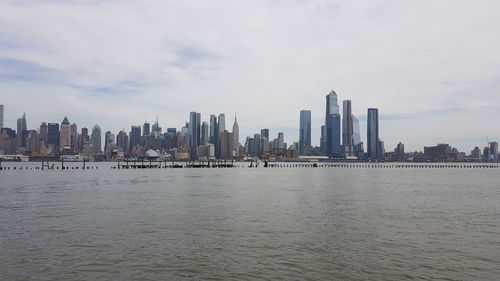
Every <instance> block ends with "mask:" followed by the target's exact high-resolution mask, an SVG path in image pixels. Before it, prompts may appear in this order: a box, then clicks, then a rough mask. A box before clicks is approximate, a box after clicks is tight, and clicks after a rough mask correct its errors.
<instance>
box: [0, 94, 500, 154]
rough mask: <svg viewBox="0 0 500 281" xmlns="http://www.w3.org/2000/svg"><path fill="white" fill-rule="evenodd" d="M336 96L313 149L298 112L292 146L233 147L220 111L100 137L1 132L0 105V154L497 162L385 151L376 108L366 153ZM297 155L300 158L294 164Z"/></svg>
mask: <svg viewBox="0 0 500 281" xmlns="http://www.w3.org/2000/svg"><path fill="white" fill-rule="evenodd" d="M340 110H341V108H340V106H339V102H338V95H337V93H335V91H331V92H330V93H329V94H328V95H326V110H325V119H324V124H323V125H322V126H321V137H320V146H319V147H313V146H312V144H311V131H312V126H311V111H310V110H301V111H300V121H299V141H298V142H294V143H292V144H290V145H288V144H287V143H286V142H285V137H284V133H283V132H278V133H277V136H276V137H275V138H272V139H271V136H270V131H269V129H267V128H265V129H262V130H260V132H257V133H255V134H254V135H253V136H249V137H246V139H245V140H244V141H243V142H242V143H240V135H239V125H238V121H237V119H236V116H235V118H234V122H233V125H232V127H231V128H227V127H226V117H225V114H224V113H221V114H218V115H215V114H213V115H210V118H209V119H208V120H206V121H202V118H201V113H199V112H191V113H190V114H189V120H188V121H187V122H186V123H185V125H184V126H183V127H182V128H180V129H179V130H177V128H167V129H166V130H162V128H161V127H160V125H159V123H158V118H156V121H155V122H154V123H152V124H151V123H149V122H144V123H143V124H142V125H132V126H131V127H130V131H128V132H126V131H125V129H122V130H120V131H119V132H118V133H117V134H116V135H115V134H114V133H112V132H110V131H106V132H104V134H103V132H102V130H101V127H100V126H99V125H95V126H93V127H92V128H91V129H90V130H89V129H88V128H86V127H83V128H81V129H80V130H79V129H78V126H77V124H75V123H70V121H69V119H68V118H67V117H64V119H63V120H62V122H61V123H47V122H42V123H41V124H40V125H39V127H37V128H36V129H28V126H27V120H26V114H23V115H22V116H21V117H20V118H19V119H17V128H16V129H17V130H14V129H12V128H7V127H4V123H3V122H4V119H3V116H4V106H3V105H0V155H23V156H24V157H30V158H31V159H36V158H37V157H42V158H46V157H55V158H59V157H61V156H63V157H69V156H75V155H77V156H81V157H87V158H90V157H91V158H93V159H95V160H116V159H129V158H143V157H155V158H162V159H165V160H166V159H168V160H192V161H196V160H203V161H205V160H215V159H220V160H235V159H236V160H242V159H246V158H247V157H249V158H260V159H270V160H273V159H290V160H304V159H306V160H307V159H317V160H332V159H336V160H341V161H350V160H353V161H356V160H362V161H414V162H443V161H444V162H462V161H476V162H478V161H499V160H500V158H499V156H498V144H497V143H496V142H490V143H489V144H488V146H487V147H485V148H484V149H483V150H482V151H481V149H479V148H478V147H476V148H475V149H474V150H473V151H472V152H471V154H470V155H469V156H466V155H465V153H462V152H459V151H458V150H457V149H456V148H453V147H451V146H449V145H448V144H438V145H437V146H432V147H425V148H424V151H423V152H414V153H405V149H404V144H402V143H399V144H398V145H397V147H396V148H395V149H394V151H391V152H386V151H385V148H384V142H383V141H382V140H381V139H380V136H379V111H378V109H377V108H368V110H367V132H366V150H365V146H364V143H363V142H362V140H361V132H360V129H359V120H358V119H357V118H356V116H354V115H353V114H352V101H351V100H344V101H343V102H342V114H341V112H340ZM301 158H302V159H301Z"/></svg>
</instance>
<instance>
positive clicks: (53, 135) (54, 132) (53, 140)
mask: <svg viewBox="0 0 500 281" xmlns="http://www.w3.org/2000/svg"><path fill="white" fill-rule="evenodd" d="M47 133H48V136H47V144H49V145H51V146H52V147H53V148H54V149H56V148H59V124H58V123H49V124H48V125H47Z"/></svg>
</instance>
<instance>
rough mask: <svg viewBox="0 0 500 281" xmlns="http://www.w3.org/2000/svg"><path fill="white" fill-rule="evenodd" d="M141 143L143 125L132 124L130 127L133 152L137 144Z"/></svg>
mask: <svg viewBox="0 0 500 281" xmlns="http://www.w3.org/2000/svg"><path fill="white" fill-rule="evenodd" d="M140 144H141V126H132V127H131V128H130V149H129V151H130V152H132V150H133V149H134V147H135V146H136V145H140Z"/></svg>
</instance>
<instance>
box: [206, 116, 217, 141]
mask: <svg viewBox="0 0 500 281" xmlns="http://www.w3.org/2000/svg"><path fill="white" fill-rule="evenodd" d="M218 131H219V128H217V117H216V116H215V115H214V114H212V115H210V137H209V139H208V141H209V142H210V143H211V144H215V135H216V132H218Z"/></svg>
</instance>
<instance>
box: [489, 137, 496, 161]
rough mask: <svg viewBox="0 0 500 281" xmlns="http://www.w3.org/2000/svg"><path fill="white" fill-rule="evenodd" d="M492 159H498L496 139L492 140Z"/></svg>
mask: <svg viewBox="0 0 500 281" xmlns="http://www.w3.org/2000/svg"><path fill="white" fill-rule="evenodd" d="M489 145H490V160H493V161H496V160H498V143H497V142H496V141H493V142H490V143H489Z"/></svg>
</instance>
